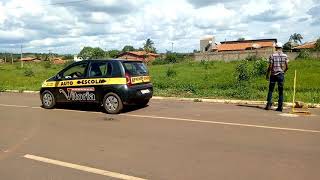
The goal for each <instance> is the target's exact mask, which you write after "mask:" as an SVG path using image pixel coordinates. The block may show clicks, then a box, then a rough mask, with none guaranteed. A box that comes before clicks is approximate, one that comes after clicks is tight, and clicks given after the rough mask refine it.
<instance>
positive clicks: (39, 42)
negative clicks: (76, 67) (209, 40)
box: [0, 0, 320, 54]
mask: <svg viewBox="0 0 320 180" xmlns="http://www.w3.org/2000/svg"><path fill="white" fill-rule="evenodd" d="M293 33H300V34H301V35H302V36H303V37H304V39H303V41H304V42H306V41H311V40H315V39H317V38H318V37H320V0H259V1H257V0H224V1H223V0H175V1H174V0H149V1H147V0H0V52H4V51H5V52H19V51H20V47H21V45H22V47H23V51H24V52H42V53H44V52H48V51H49V50H51V51H52V52H54V53H60V54H69V53H71V54H76V53H78V52H79V51H80V50H81V49H82V48H83V47H84V46H92V47H101V48H103V49H105V50H111V49H122V47H123V46H125V45H132V46H134V47H135V48H138V47H142V46H143V43H144V41H145V40H146V39H147V38H150V39H152V40H153V41H154V43H155V47H156V49H157V50H158V52H166V50H171V48H172V43H173V49H174V51H175V52H192V51H193V50H194V49H199V40H200V38H202V37H204V36H206V35H213V36H215V39H216V41H217V42H220V41H224V40H237V39H238V38H240V37H244V38H245V39H259V38H277V39H278V41H280V42H282V43H285V42H287V41H288V39H289V36H290V35H291V34H293Z"/></svg>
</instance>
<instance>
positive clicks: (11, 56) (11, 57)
mask: <svg viewBox="0 0 320 180" xmlns="http://www.w3.org/2000/svg"><path fill="white" fill-rule="evenodd" d="M11 64H13V56H12V53H11Z"/></svg>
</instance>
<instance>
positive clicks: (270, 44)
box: [213, 39, 277, 52]
mask: <svg viewBox="0 0 320 180" xmlns="http://www.w3.org/2000/svg"><path fill="white" fill-rule="evenodd" d="M276 43H277V39H256V40H242V41H224V42H221V44H218V45H216V46H215V47H213V50H214V51H218V52H221V51H245V50H252V49H260V48H274V47H275V45H276Z"/></svg>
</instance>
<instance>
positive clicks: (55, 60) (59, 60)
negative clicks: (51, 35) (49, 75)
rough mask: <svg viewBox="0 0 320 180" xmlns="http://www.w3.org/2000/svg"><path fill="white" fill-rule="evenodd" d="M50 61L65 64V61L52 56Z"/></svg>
mask: <svg viewBox="0 0 320 180" xmlns="http://www.w3.org/2000/svg"><path fill="white" fill-rule="evenodd" d="M52 63H53V64H65V63H66V61H65V60H63V59H61V58H58V57H56V58H53V59H52Z"/></svg>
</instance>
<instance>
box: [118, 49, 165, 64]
mask: <svg viewBox="0 0 320 180" xmlns="http://www.w3.org/2000/svg"><path fill="white" fill-rule="evenodd" d="M158 56H159V55H158V54H155V53H148V52H146V51H129V52H123V53H121V54H120V55H119V56H118V59H126V60H133V61H136V60H140V61H144V62H149V61H153V60H155V59H156V58H157V57H158Z"/></svg>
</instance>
